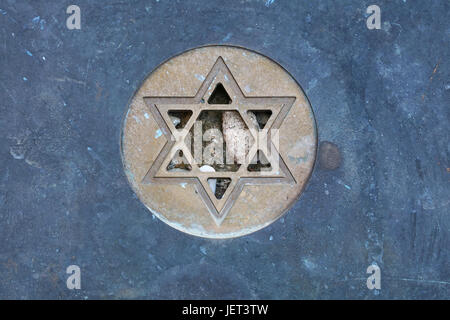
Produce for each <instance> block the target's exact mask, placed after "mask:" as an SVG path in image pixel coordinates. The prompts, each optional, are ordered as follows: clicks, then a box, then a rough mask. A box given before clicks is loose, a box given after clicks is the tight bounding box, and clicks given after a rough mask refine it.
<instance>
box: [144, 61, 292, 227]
mask: <svg viewBox="0 0 450 320" xmlns="http://www.w3.org/2000/svg"><path fill="white" fill-rule="evenodd" d="M219 83H220V84H222V85H223V87H224V88H225V90H226V92H227V93H228V95H229V96H230V97H231V100H232V101H231V103H230V104H209V103H207V101H208V100H209V97H210V96H211V94H212V93H213V92H214V88H216V86H217V84H219ZM230 93H231V94H230ZM144 101H145V103H146V104H147V106H148V108H149V109H150V111H151V113H152V115H153V117H154V118H155V120H156V122H157V123H158V125H159V127H160V129H161V131H162V132H163V133H164V136H165V137H166V139H167V142H166V144H165V145H164V147H163V148H162V150H161V152H160V153H159V154H158V156H157V157H156V159H155V161H154V162H153V164H152V166H151V167H150V169H149V170H148V172H147V174H146V175H145V177H144V178H143V180H142V183H155V184H170V183H192V184H194V185H195V188H196V190H197V193H198V194H199V195H200V197H201V199H202V200H203V202H204V203H205V205H206V207H207V208H208V210H209V212H210V213H211V215H212V217H213V218H214V221H215V222H216V224H217V225H220V224H221V223H222V221H223V220H224V219H225V217H226V215H227V214H228V212H229V211H230V210H231V208H232V207H233V204H234V203H235V201H236V200H237V199H238V197H239V195H240V193H241V191H242V189H243V187H244V185H246V184H274V183H287V184H293V183H295V179H294V177H293V176H292V174H291V172H290V171H289V169H288V167H287V166H286V164H285V162H284V161H283V159H282V157H281V155H280V154H279V151H278V150H277V149H276V146H275V145H274V143H273V142H272V139H271V138H267V139H268V141H269V143H270V150H271V152H270V155H268V154H266V157H267V158H268V160H269V162H270V163H275V162H277V163H278V166H277V167H276V168H275V167H272V171H270V172H264V174H261V172H251V171H248V169H247V166H243V165H242V166H240V167H239V169H238V170H237V171H236V172H201V171H200V170H199V167H198V166H197V165H196V164H194V163H193V157H192V155H191V150H190V149H189V148H188V147H187V146H186V144H185V143H184V141H185V137H186V135H187V134H188V133H189V131H190V130H191V128H192V126H193V125H194V122H195V120H196V119H197V117H198V116H199V114H200V112H201V111H204V110H220V111H227V110H236V111H237V112H239V114H240V115H241V117H242V119H243V120H244V122H245V123H246V125H247V127H248V128H253V127H254V126H252V123H251V120H250V119H249V117H248V111H250V110H270V111H272V114H271V116H270V118H269V120H268V121H267V123H266V125H265V126H264V128H263V129H264V130H267V131H265V132H273V131H272V130H271V129H279V128H280V126H281V123H282V122H283V120H284V118H285V117H286V115H287V113H288V112H289V110H290V108H291V107H292V105H293V103H294V101H295V97H246V96H245V95H244V94H243V92H242V90H241V89H240V87H239V85H238V83H237V82H236V80H235V78H234V77H233V75H232V74H231V72H230V70H229V69H228V67H227V65H226V64H225V62H224V60H223V59H222V57H218V59H217V61H216V62H215V64H214V65H213V67H212V68H211V71H210V72H209V74H208V76H207V77H206V78H205V80H204V81H203V83H202V85H201V86H200V89H199V90H198V92H197V94H196V95H195V96H194V97H144ZM173 110H179V111H191V112H192V116H191V117H190V118H189V120H188V122H187V123H186V124H185V126H184V127H183V129H176V128H175V126H174V124H173V123H172V121H171V119H170V116H169V114H168V112H169V111H173ZM250 132H251V134H252V136H253V138H254V141H257V132H256V131H255V130H253V129H252V130H250ZM179 150H181V151H183V155H184V156H185V158H186V159H187V161H188V162H189V164H190V165H191V170H190V171H182V172H180V171H175V172H173V171H169V170H167V165H168V164H169V162H170V161H171V159H172V158H173V156H174V154H175V152H178V151H179ZM261 150H262V149H261ZM257 151H258V147H257V146H256V143H254V145H253V146H252V147H251V148H250V150H249V152H248V155H247V158H248V159H253V158H254V157H255V155H256V153H257ZM247 163H248V162H247ZM210 178H215V179H218V178H228V179H231V181H230V184H229V186H228V188H227V189H226V191H225V193H224V194H223V196H222V197H221V198H220V199H218V198H216V196H215V195H214V193H213V191H212V190H211V188H210V187H209V184H208V179H210Z"/></svg>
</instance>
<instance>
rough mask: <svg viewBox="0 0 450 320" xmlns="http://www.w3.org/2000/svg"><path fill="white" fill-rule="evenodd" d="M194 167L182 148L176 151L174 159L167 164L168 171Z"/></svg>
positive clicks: (189, 169) (188, 169) (180, 170)
mask: <svg viewBox="0 0 450 320" xmlns="http://www.w3.org/2000/svg"><path fill="white" fill-rule="evenodd" d="M191 170H192V167H191V165H190V164H189V162H188V161H187V159H186V157H185V156H184V154H183V151H182V150H178V151H177V152H175V154H174V156H173V158H172V160H170V162H169V164H168V165H167V171H171V172H173V171H179V172H183V171H191Z"/></svg>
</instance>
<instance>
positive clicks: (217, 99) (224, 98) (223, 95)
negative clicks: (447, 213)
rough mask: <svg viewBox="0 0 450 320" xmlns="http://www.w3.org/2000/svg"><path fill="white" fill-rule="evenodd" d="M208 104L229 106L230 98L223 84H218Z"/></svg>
mask: <svg viewBox="0 0 450 320" xmlns="http://www.w3.org/2000/svg"><path fill="white" fill-rule="evenodd" d="M208 103H209V104H230V103H231V98H230V96H229V95H228V93H227V90H225V88H224V86H223V84H221V83H218V84H217V85H216V88H215V89H214V91H213V92H212V93H211V96H210V97H209V99H208Z"/></svg>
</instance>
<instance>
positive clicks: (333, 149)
mask: <svg viewBox="0 0 450 320" xmlns="http://www.w3.org/2000/svg"><path fill="white" fill-rule="evenodd" d="M319 165H320V168H322V169H325V170H335V169H337V168H339V166H340V165H341V153H340V151H339V148H338V146H337V145H335V144H334V143H332V142H329V141H323V142H322V143H321V144H320V147H319Z"/></svg>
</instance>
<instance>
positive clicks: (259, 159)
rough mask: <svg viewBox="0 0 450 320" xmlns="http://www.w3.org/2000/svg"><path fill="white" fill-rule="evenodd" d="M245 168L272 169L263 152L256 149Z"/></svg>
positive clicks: (256, 170) (249, 169)
mask: <svg viewBox="0 0 450 320" xmlns="http://www.w3.org/2000/svg"><path fill="white" fill-rule="evenodd" d="M247 170H248V171H251V172H260V171H270V170H272V165H271V164H270V162H269V160H267V157H266V155H265V154H264V152H262V151H261V150H258V152H257V153H256V155H255V156H254V157H253V160H252V161H251V162H250V164H249V165H248V167H247Z"/></svg>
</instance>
